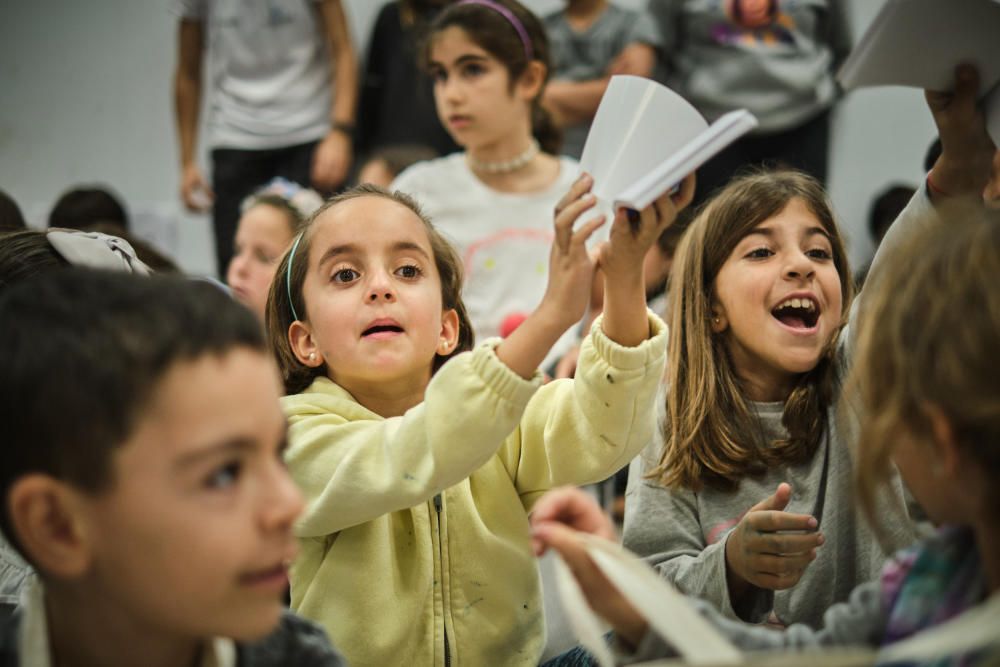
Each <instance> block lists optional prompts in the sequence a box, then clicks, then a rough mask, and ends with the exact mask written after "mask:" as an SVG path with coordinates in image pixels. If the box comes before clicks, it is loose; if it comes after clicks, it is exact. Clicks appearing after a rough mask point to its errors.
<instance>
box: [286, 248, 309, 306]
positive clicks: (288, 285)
mask: <svg viewBox="0 0 1000 667" xmlns="http://www.w3.org/2000/svg"><path fill="white" fill-rule="evenodd" d="M303 234H305V232H299V235H298V236H296V237H295V243H293V244H292V250H291V252H289V253H288V271H287V272H286V273H285V291H286V292H288V305H289V307H291V309H292V317H293V318H295V319H296V320H297V319H299V314H298V313H296V312H295V302H294V301H293V300H292V260H293V259H295V250H296V249H297V248H298V247H299V241H301V240H302V235H303Z"/></svg>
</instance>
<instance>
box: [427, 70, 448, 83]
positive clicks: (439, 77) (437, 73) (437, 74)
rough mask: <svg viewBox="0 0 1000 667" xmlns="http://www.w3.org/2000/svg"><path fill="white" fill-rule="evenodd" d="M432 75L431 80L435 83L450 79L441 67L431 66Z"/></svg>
mask: <svg viewBox="0 0 1000 667" xmlns="http://www.w3.org/2000/svg"><path fill="white" fill-rule="evenodd" d="M430 75H431V80H433V81H434V83H444V82H445V81H447V80H448V75H447V74H446V73H445V71H444V70H443V69H441V68H440V67H433V68H431V70H430Z"/></svg>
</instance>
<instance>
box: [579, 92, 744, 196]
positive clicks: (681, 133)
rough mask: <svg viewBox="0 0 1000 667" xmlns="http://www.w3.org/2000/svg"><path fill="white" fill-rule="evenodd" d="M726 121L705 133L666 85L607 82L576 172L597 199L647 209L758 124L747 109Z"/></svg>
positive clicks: (704, 125)
mask: <svg viewBox="0 0 1000 667" xmlns="http://www.w3.org/2000/svg"><path fill="white" fill-rule="evenodd" d="M729 116H730V115H729V114H727V116H724V117H723V118H720V119H719V120H718V121H716V123H714V124H713V125H712V127H711V128H709V125H708V123H707V122H706V121H705V119H704V118H703V117H702V116H701V114H700V113H698V110H697V109H695V108H694V107H693V106H692V105H691V104H690V103H689V102H688V101H687V100H685V99H684V98H683V97H681V96H680V95H678V94H677V93H675V92H674V91H672V90H670V89H669V88H667V87H666V86H664V85H662V84H659V83H657V82H655V81H651V80H649V79H644V78H642V77H637V76H614V77H611V81H610V83H609V84H608V88H607V90H606V91H605V92H604V97H602V98H601V103H600V105H599V106H598V109H597V113H596V115H595V116H594V122H593V123H591V126H590V133H589V134H588V135H587V143H586V144H585V146H584V148H583V155H582V157H581V159H580V167H581V169H582V170H583V171H586V172H587V173H589V174H590V175H591V176H592V177H593V178H594V188H593V193H594V195H595V196H596V197H597V198H598V199H599V200H601V201H604V202H608V203H610V202H615V205H616V206H617V205H625V206H630V207H631V208H637V209H641V208H645V207H646V206H648V205H649V204H650V203H652V201H653V200H654V199H656V197H658V196H660V195H662V194H663V193H664V192H666V191H667V190H669V189H670V188H671V187H673V186H674V185H676V184H677V183H678V182H680V180H681V179H683V177H684V176H686V175H687V174H689V173H691V172H693V171H694V170H695V169H697V168H698V167H699V166H701V164H702V163H704V161H705V160H707V159H708V158H710V157H711V156H712V155H714V154H715V153H717V152H718V151H720V150H722V148H724V147H725V146H726V145H728V144H729V143H731V142H732V141H733V140H735V139H736V138H737V137H739V136H740V135H741V134H743V133H744V132H747V131H749V130H750V129H751V128H752V127H755V126H756V124H757V120H756V119H755V118H754V117H753V115H752V114H750V113H749V112H748V111H745V110H742V111H741V112H738V113H737V115H736V116H734V117H732V118H728V117H729ZM723 128H725V129H727V130H728V132H726V133H724V132H721V130H722V129H723ZM698 160H700V161H698ZM626 192H627V193H629V196H628V197H627V198H623V196H622V195H623V193H626Z"/></svg>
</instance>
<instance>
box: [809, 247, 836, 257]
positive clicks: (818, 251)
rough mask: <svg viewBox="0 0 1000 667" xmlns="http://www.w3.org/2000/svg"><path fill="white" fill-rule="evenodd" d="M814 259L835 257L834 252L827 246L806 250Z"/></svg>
mask: <svg viewBox="0 0 1000 667" xmlns="http://www.w3.org/2000/svg"><path fill="white" fill-rule="evenodd" d="M806 254H807V255H809V256H810V257H812V258H813V259H833V253H831V252H830V251H829V250H827V249H826V248H813V249H812V250H809V251H807V252H806Z"/></svg>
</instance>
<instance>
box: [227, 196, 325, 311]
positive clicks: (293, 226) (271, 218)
mask: <svg viewBox="0 0 1000 667" xmlns="http://www.w3.org/2000/svg"><path fill="white" fill-rule="evenodd" d="M322 205H323V198H322V197H321V196H320V195H319V193H318V192H316V191H314V190H309V189H307V188H303V187H301V186H299V185H298V184H296V183H292V182H291V181H287V180H285V179H283V178H275V179H274V180H272V181H271V182H270V183H268V184H267V185H265V186H264V187H262V188H260V189H259V190H257V191H256V192H255V193H254V194H252V195H250V196H249V197H247V198H246V199H244V200H243V203H242V205H241V206H240V209H241V212H242V213H241V215H240V220H239V222H238V223H237V227H236V238H235V239H234V242H233V246H234V247H233V258H232V260H231V261H230V262H229V269H228V270H227V271H226V282H227V283H228V284H229V287H230V288H232V290H233V296H235V297H236V299H237V300H238V301H240V303H242V304H243V305H245V306H246V307H247V308H249V309H250V310H251V311H253V313H254V315H256V316H257V317H258V318H259V319H260V321H261V322H263V321H264V306H265V305H266V304H267V291H268V290H269V289H270V288H271V283H272V282H273V281H274V272H275V269H276V268H277V266H278V260H279V259H281V255H282V254H284V252H285V251H286V250H287V249H288V246H289V245H290V244H291V242H292V239H293V238H295V235H296V234H297V233H298V232H299V229H300V228H301V227H302V223H303V222H304V221H305V219H306V218H308V217H309V216H310V215H312V214H313V212H315V211H316V209H318V208H319V207H320V206H322Z"/></svg>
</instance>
